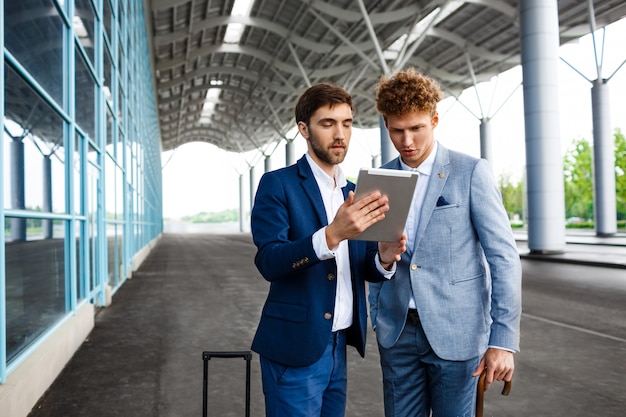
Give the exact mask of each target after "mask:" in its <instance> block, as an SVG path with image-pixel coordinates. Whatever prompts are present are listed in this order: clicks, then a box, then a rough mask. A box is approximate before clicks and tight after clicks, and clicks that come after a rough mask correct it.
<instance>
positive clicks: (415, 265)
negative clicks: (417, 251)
mask: <svg viewBox="0 0 626 417" xmlns="http://www.w3.org/2000/svg"><path fill="white" fill-rule="evenodd" d="M417 268H419V267H418V266H417V264H411V270H412V271H416V270H417Z"/></svg>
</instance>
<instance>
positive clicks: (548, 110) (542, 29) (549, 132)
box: [518, 0, 565, 254]
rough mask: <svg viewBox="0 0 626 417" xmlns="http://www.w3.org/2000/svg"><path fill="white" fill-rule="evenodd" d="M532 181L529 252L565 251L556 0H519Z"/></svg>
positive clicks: (528, 169) (529, 202)
mask: <svg viewBox="0 0 626 417" xmlns="http://www.w3.org/2000/svg"><path fill="white" fill-rule="evenodd" d="M518 4H519V12H520V37H521V52H522V71H523V77H524V123H525V130H526V167H527V175H528V177H527V181H528V191H527V193H528V248H529V249H530V251H531V252H532V253H545V254H548V253H560V252H563V251H564V249H565V201H564V191H563V162H562V158H561V140H560V132H559V103H558V75H557V68H558V61H559V17H558V7H557V1H556V0H519V2H518Z"/></svg>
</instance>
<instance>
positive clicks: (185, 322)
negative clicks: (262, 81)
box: [30, 233, 626, 417]
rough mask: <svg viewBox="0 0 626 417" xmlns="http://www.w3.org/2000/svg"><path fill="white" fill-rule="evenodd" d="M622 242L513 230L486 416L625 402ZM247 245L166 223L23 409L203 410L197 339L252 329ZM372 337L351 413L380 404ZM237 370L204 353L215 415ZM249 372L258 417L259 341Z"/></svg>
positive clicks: (262, 288)
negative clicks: (513, 290)
mask: <svg viewBox="0 0 626 417" xmlns="http://www.w3.org/2000/svg"><path fill="white" fill-rule="evenodd" d="M579 240H582V239H579ZM616 242H618V244H617V245H614V246H613V245H611V248H608V246H606V247H597V246H594V245H595V244H594V243H593V242H589V241H587V242H583V243H584V245H580V246H579V245H576V248H577V249H576V250H573V251H570V250H568V251H567V252H568V253H574V254H575V255H573V256H571V257H570V258H571V259H570V261H569V262H568V261H567V256H561V258H563V259H560V260H558V259H557V260H556V261H555V262H545V260H546V259H547V260H550V258H546V257H541V256H540V257H539V258H537V256H533V255H529V254H528V253H527V250H525V246H524V241H523V238H520V243H519V245H520V254H521V256H522V258H523V271H524V281H523V286H524V288H523V291H524V293H523V300H524V316H523V317H522V352H520V353H519V354H517V355H516V373H515V376H514V382H513V389H512V391H511V394H510V395H509V396H508V397H503V396H500V395H499V393H498V391H499V390H500V387H499V386H496V390H490V391H489V392H487V395H486V399H485V416H520V417H522V416H523V417H528V416H567V417H579V416H580V417H583V416H585V417H587V416H590V415H594V416H604V417H612V416H615V417H617V416H620V417H621V416H624V415H625V413H626V411H625V410H626V390H625V389H624V387H626V361H624V358H626V269H625V267H623V266H622V265H620V263H619V261H620V260H622V261H624V260H626V245H624V246H622V245H621V243H620V242H621V240H616ZM585 247H586V248H587V250H585ZM568 248H570V245H568ZM598 248H599V250H598ZM255 251H256V250H255V247H254V245H253V244H252V240H251V237H250V235H249V234H246V233H234V234H165V235H163V237H162V239H161V240H160V242H159V244H158V245H157V246H156V247H155V249H154V250H153V252H152V253H151V254H150V255H149V257H148V258H147V259H146V261H145V262H144V264H143V265H142V266H141V267H140V268H139V270H138V271H136V272H135V273H134V275H133V278H132V279H130V280H128V281H127V282H126V283H125V284H124V285H123V286H122V287H121V288H120V290H119V291H118V292H117V293H116V294H115V296H114V299H113V304H112V305H111V306H110V307H108V308H106V309H102V310H101V311H100V312H99V313H98V315H97V317H96V324H95V328H94V330H93V331H92V333H91V334H90V336H89V338H88V339H87V340H86V341H85V343H84V344H83V346H82V347H81V348H80V350H79V351H78V352H77V353H76V354H75V356H74V358H73V359H72V360H71V362H70V363H69V364H68V365H67V367H66V368H65V370H64V371H63V373H62V374H61V375H60V376H59V377H58V379H57V380H56V382H55V383H54V384H53V385H52V386H51V387H50V389H49V391H48V392H47V393H46V394H45V395H44V396H43V397H42V398H41V400H40V402H39V403H38V404H37V405H36V406H35V407H34V409H33V410H32V412H31V414H30V417H68V416H70V417H83V416H85V417H86V416H90V417H93V416H98V417H108V416H128V417H139V416H151V417H152V416H153V417H157V416H159V417H183V416H200V415H201V412H202V411H201V406H202V363H203V362H202V351H204V350H214V351H221V350H224V351H226V350H248V349H249V346H250V342H251V340H252V337H253V335H254V331H255V329H256V324H257V322H258V318H259V315H260V312H261V307H262V304H263V302H264V300H265V294H266V291H267V287H268V283H267V282H265V281H264V280H263V279H262V278H261V277H260V275H259V273H258V272H257V270H256V268H255V267H254V264H253V257H254V254H255ZM603 253H604V254H605V255H606V256H605V257H604V259H603V257H602V254H603ZM622 255H623V256H622ZM553 259H556V258H553ZM368 337H369V339H368V347H367V353H366V357H365V359H361V358H360V357H359V356H358V354H357V353H356V352H355V351H354V350H353V349H352V348H350V349H349V352H348V357H349V383H348V385H349V392H348V406H347V416H349V417H357V416H368V417H369V416H372V417H374V416H382V415H383V412H382V383H381V375H380V367H379V364H378V352H377V348H376V341H375V336H374V334H373V332H371V331H370V334H369V336H368ZM244 375H245V361H244V360H243V359H218V358H216V359H212V360H211V361H210V362H209V394H208V395H209V396H208V401H209V416H220V417H224V416H243V415H244V391H245V386H244V380H245V378H244ZM251 380H252V401H251V403H252V407H251V415H252V416H263V415H264V408H263V395H262V392H261V378H260V370H259V362H258V356H257V355H256V354H254V355H253V359H252V378H251Z"/></svg>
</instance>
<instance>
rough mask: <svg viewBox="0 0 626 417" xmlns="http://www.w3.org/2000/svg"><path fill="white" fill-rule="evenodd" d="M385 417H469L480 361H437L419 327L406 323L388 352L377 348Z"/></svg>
mask: <svg viewBox="0 0 626 417" xmlns="http://www.w3.org/2000/svg"><path fill="white" fill-rule="evenodd" d="M378 350H379V352H380V363H381V368H382V371H383V391H384V402H385V417H429V416H431V414H430V413H431V411H432V417H471V416H473V415H474V412H475V409H476V383H477V381H478V380H477V378H473V377H472V376H471V375H472V373H473V372H474V370H475V369H476V367H477V366H478V363H479V361H480V357H476V358H473V359H470V360H468V361H462V362H455V361H446V360H443V359H441V358H439V357H438V356H437V355H436V354H435V353H434V352H433V350H432V348H431V346H430V344H429V343H428V340H427V339H426V335H425V334H424V331H423V329H422V327H421V326H420V325H419V324H412V323H410V322H407V323H406V325H405V328H404V330H403V331H402V334H401V335H400V338H399V339H398V342H397V343H396V344H395V345H394V346H393V347H391V348H390V349H385V348H383V347H382V346H380V345H378Z"/></svg>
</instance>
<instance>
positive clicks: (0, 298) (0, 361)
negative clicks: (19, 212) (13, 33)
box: [0, 0, 7, 384]
mask: <svg viewBox="0 0 626 417" xmlns="http://www.w3.org/2000/svg"><path fill="white" fill-rule="evenodd" d="M0 10H2V12H0V45H1V46H2V49H3V50H4V0H0ZM2 57H3V58H4V54H2ZM0 64H1V65H0V125H1V126H2V128H3V129H4V59H3V61H2V63H0ZM0 161H2V163H3V164H4V145H3V146H0ZM0 177H2V181H0V228H1V229H2V230H6V229H5V227H6V219H5V217H4V204H5V202H4V187H5V180H6V178H4V170H3V169H2V170H0ZM5 239H6V238H5ZM4 247H5V244H4V243H3V244H2V246H1V247H0V339H2V340H7V338H6V336H7V316H6V297H7V292H6V267H5V265H6V255H5V248H4ZM6 345H7V344H6V343H0V384H3V383H5V382H6V373H7V366H6V361H7V350H6V349H7V346H6Z"/></svg>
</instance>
